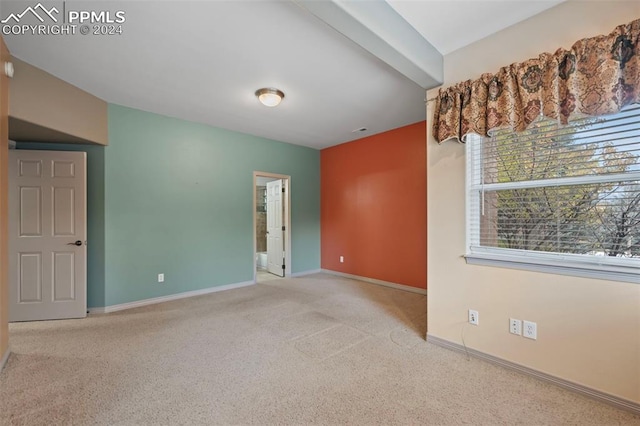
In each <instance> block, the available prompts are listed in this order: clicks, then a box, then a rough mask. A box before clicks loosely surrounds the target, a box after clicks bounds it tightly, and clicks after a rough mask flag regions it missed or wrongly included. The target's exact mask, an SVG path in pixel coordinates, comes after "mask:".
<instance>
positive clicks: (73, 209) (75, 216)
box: [9, 150, 87, 321]
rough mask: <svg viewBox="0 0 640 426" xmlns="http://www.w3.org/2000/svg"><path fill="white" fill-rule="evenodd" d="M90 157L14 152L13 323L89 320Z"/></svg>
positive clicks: (11, 170)
mask: <svg viewBox="0 0 640 426" xmlns="http://www.w3.org/2000/svg"><path fill="white" fill-rule="evenodd" d="M86 212H87V204H86V153H84V152H57V151H26V150H11V151H9V321H32V320H46V319H63V318H83V317H85V316H87V277H86V270H87V247H86V241H85V240H86V238H87V237H86V235H87V229H86Z"/></svg>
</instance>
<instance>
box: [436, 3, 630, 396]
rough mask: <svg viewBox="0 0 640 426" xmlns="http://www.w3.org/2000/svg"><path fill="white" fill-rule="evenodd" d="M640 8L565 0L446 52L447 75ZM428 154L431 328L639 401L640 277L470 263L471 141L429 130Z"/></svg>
mask: <svg viewBox="0 0 640 426" xmlns="http://www.w3.org/2000/svg"><path fill="white" fill-rule="evenodd" d="M638 17H640V2H631V1H629V2H621V3H616V2H573V1H570V2H567V3H563V4H561V5H559V6H557V7H555V8H553V9H550V10H548V11H546V12H544V13H542V14H540V15H538V16H535V17H533V18H531V19H529V20H527V21H524V22H522V23H519V24H516V25H515V26H513V27H510V28H507V29H505V30H503V31H501V32H499V33H497V34H494V35H493V36H490V37H488V38H486V39H484V40H481V41H479V42H476V43H474V44H472V45H470V46H467V47H465V48H463V49H460V50H458V51H456V52H453V53H451V54H449V55H447V56H445V85H448V84H452V83H456V82H458V81H462V80H466V79H470V78H477V77H479V75H480V74H481V73H482V72H495V71H497V70H498V69H499V68H500V67H501V66H504V65H508V64H510V63H513V62H518V61H522V60H525V59H528V58H531V57H535V56H537V55H538V54H539V53H542V52H543V51H549V52H553V51H555V50H556V49H557V48H559V47H570V46H571V45H572V44H573V43H574V42H575V41H577V40H578V39H580V38H584V37H589V36H594V35H598V34H608V33H609V32H611V31H612V30H613V29H614V27H616V26H617V25H619V24H624V23H627V22H630V21H631V20H633V19H637V18H638ZM435 93H436V92H435V91H430V92H429V93H428V94H427V96H428V98H431V97H433V96H434V95H435ZM432 109H433V103H432V102H431V103H429V106H428V111H427V117H428V120H429V122H431V118H432V117H433V111H432ZM429 132H431V126H429ZM427 158H428V167H427V170H428V173H427V174H428V178H427V182H428V206H429V215H428V233H427V235H428V246H429V251H428V265H429V267H428V283H429V290H428V295H429V297H428V300H429V302H428V305H429V306H428V316H429V334H430V335H433V336H437V337H440V338H443V339H446V340H449V341H453V342H457V343H462V342H461V337H460V336H461V332H463V331H464V338H465V343H466V344H467V346H469V347H471V348H474V349H477V350H479V351H482V352H485V353H488V354H491V355H494V356H497V357H500V358H503V359H506V360H509V361H512V362H515V363H518V364H521V365H524V366H527V367H530V368H533V369H536V370H539V371H542V372H545V373H548V374H552V375H554V376H557V377H561V378H563V379H566V380H570V381H573V382H575V383H579V384H582V385H586V386H588V387H591V388H594V389H598V390H600V391H603V392H607V393H609V394H612V395H616V396H618V397H622V398H625V399H628V400H631V401H634V402H640V285H638V284H630V283H620V282H609V281H601V280H595V279H585V278H574V277H567V276H559V275H552V274H541V273H534V272H526V271H517V270H510V269H502V268H495V267H486V266H472V265H466V264H465V261H464V259H463V258H462V255H463V254H465V161H464V145H461V144H457V143H455V142H446V143H444V144H443V145H440V146H439V145H437V144H436V142H435V141H434V139H433V136H432V135H431V134H429V135H428V143H427ZM468 309H476V310H478V311H479V319H480V325H479V326H471V325H467V310H468ZM509 317H513V318H519V319H523V320H530V321H535V322H537V324H538V340H536V341H533V340H529V339H525V338H523V337H518V336H515V335H511V334H509V332H508V322H509Z"/></svg>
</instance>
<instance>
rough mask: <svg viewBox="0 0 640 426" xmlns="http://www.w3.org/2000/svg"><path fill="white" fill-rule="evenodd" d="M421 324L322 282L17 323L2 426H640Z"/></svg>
mask: <svg viewBox="0 0 640 426" xmlns="http://www.w3.org/2000/svg"><path fill="white" fill-rule="evenodd" d="M425 311H426V301H425V297H424V296H420V295H416V294H413V293H408V292H403V291H398V290H393V289H388V288H384V287H378V286H374V285H371V284H365V283H360V282H357V281H353V280H348V279H342V278H336V277H332V276H327V275H320V274H319V275H314V276H310V277H304V278H297V279H281V280H273V281H268V282H265V283H261V284H258V285H255V286H251V287H246V288H241V289H237V290H230V291H226V292H220V293H214V294H211V295H207V296H201V297H197V298H191V299H184V300H179V301H175V302H169V303H165V304H160V305H154V306H148V307H145V308H139V309H133V310H129V311H122V312H119V313H114V314H109V315H101V316H91V317H89V318H87V319H84V320H67V321H49V322H37V323H22V324H12V325H11V327H10V330H11V346H12V349H13V354H12V355H11V357H10V359H9V362H8V364H7V366H6V368H5V370H4V371H3V372H2V373H1V374H0V424H2V425H7V424H25V425H40V424H43V425H44V424H76V425H85V424H109V425H132V424H146V425H152V424H153V425H156V424H167V425H168V424H171V425H176V424H260V425H264V424H364V425H374V424H385V425H387V424H403V425H404V424H440V425H458V424H477V425H497V424H507V425H513V424H528V425H544V424H553V425H566V424H573V425H589V424H590V425H606V424H640V417H638V416H633V415H632V414H630V413H627V412H624V411H620V410H617V409H615V408H612V407H610V406H607V405H604V404H600V403H598V402H595V401H592V400H590V399H587V398H584V397H582V396H580V395H576V394H573V393H571V392H568V391H565V390H563V389H560V388H556V387H554V386H551V385H548V384H546V383H543V382H539V381H537V380H535V379H532V378H529V377H526V376H522V375H520V374H518V373H515V372H511V371H508V370H504V369H502V368H500V367H496V366H494V365H491V364H488V363H486V362H484V361H480V360H477V359H473V358H472V359H471V360H467V359H466V357H465V356H464V355H461V354H459V353H456V352H452V351H449V350H446V349H442V348H439V347H436V346H434V345H432V344H428V343H426V342H425V341H424V339H423V336H424V334H425V321H426V319H425V318H426V315H425Z"/></svg>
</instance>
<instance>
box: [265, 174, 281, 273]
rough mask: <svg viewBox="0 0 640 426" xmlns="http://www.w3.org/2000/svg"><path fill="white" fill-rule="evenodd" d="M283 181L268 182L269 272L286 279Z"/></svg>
mask: <svg viewBox="0 0 640 426" xmlns="http://www.w3.org/2000/svg"><path fill="white" fill-rule="evenodd" d="M282 188H283V187H282V180H281V179H278V180H274V181H272V182H267V270H268V271H269V272H271V273H272V274H275V275H278V276H281V277H284V238H283V235H284V231H283V230H282Z"/></svg>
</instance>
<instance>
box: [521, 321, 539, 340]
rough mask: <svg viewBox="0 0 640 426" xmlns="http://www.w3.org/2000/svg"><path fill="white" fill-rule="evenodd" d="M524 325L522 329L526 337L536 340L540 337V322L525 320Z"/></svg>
mask: <svg viewBox="0 0 640 426" xmlns="http://www.w3.org/2000/svg"><path fill="white" fill-rule="evenodd" d="M522 325H523V329H522V336H523V337H526V338H527V339H533V340H536V339H537V338H538V324H536V323H535V322H531V321H524V322H523V323H522Z"/></svg>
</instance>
